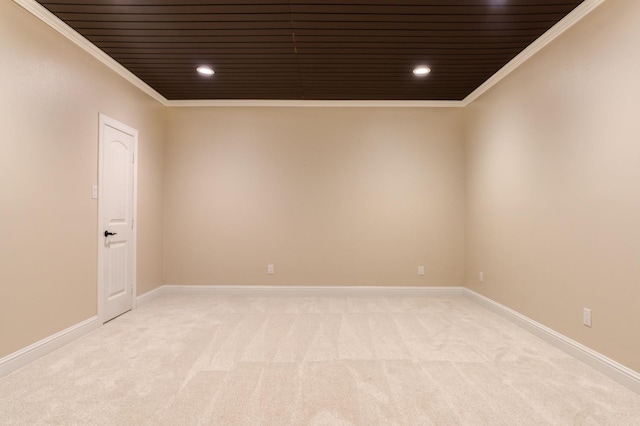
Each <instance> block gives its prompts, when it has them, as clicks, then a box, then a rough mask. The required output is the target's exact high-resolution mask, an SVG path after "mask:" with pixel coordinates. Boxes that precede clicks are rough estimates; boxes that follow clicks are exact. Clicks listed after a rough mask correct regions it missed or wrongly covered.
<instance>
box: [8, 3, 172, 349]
mask: <svg viewBox="0 0 640 426" xmlns="http://www.w3.org/2000/svg"><path fill="white" fill-rule="evenodd" d="M0 46H1V48H0V70H2V73H1V74H2V75H1V77H0V129H2V137H1V138H0V241H1V243H0V290H1V294H2V295H1V297H0V357H2V356H4V355H7V354H9V353H12V352H14V351H16V350H18V349H20V348H23V347H25V346H27V345H29V344H31V343H34V342H36V341H37V340H39V339H42V338H44V337H47V336H50V335H52V334H54V333H56V332H59V331H61V330H63V329H65V328H67V327H69V326H72V325H74V324H77V323H79V322H80V321H83V320H85V319H87V318H90V317H91V316H93V315H95V314H96V303H97V302H96V299H97V295H96V279H97V278H96V277H97V269H96V268H97V239H96V226H97V200H93V199H91V186H92V185H93V184H96V183H97V146H98V113H99V112H103V113H105V114H107V115H109V116H111V117H113V118H115V119H117V120H120V121H122V122H124V123H126V124H128V125H130V126H132V127H135V128H137V129H138V130H139V135H140V141H139V153H140V155H139V158H140V163H139V182H138V183H139V202H138V222H139V228H138V229H139V233H138V236H139V241H138V254H139V256H138V291H139V292H140V293H143V292H145V291H148V290H150V289H152V288H154V287H156V286H158V285H159V284H161V261H162V259H161V252H162V239H161V233H162V229H161V227H162V187H161V181H162V178H161V176H162V158H163V151H162V142H163V137H164V129H163V124H162V116H163V111H162V106H161V105H160V104H159V103H157V102H156V101H154V100H152V99H151V98H149V97H148V96H147V95H145V94H143V93H142V92H141V91H139V90H138V89H136V88H134V87H133V86H132V85H130V84H129V83H127V82H126V81H124V80H123V79H122V78H121V77H118V76H117V75H116V74H115V73H114V72H112V71H110V70H109V69H108V68H106V67H105V66H104V65H102V64H100V63H99V62H98V61H96V60H95V59H93V58H91V57H90V56H89V55H88V54H87V53H85V52H83V51H82V50H81V49H80V48H79V47H76V46H75V45H73V44H72V43H70V42H69V41H68V40H66V39H65V38H64V37H62V36H61V35H59V34H58V33H56V32H55V31H54V30H52V29H50V28H49V27H47V26H46V25H44V24H43V23H42V22H40V21H39V20H37V19H36V18H35V17H33V16H32V15H30V14H29V13H28V12H26V11H24V10H23V9H21V8H20V7H19V6H17V5H16V4H14V3H13V2H9V1H2V2H0Z"/></svg>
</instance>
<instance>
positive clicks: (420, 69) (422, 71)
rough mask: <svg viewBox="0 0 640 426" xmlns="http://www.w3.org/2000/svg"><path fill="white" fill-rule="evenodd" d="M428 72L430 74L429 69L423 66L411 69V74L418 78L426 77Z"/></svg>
mask: <svg viewBox="0 0 640 426" xmlns="http://www.w3.org/2000/svg"><path fill="white" fill-rule="evenodd" d="M430 72H431V68H429V67H425V66H424V65H421V66H419V67H415V68H414V69H413V74H415V75H418V76H423V75H427V74H429V73H430Z"/></svg>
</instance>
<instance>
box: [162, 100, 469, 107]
mask: <svg viewBox="0 0 640 426" xmlns="http://www.w3.org/2000/svg"><path fill="white" fill-rule="evenodd" d="M166 106H169V107H316V108H318V107H320V108H322V107H333V108H336V107H337V108H353V107H357V108H389V107H391V108H460V107H463V106H464V104H463V102H462V101H351V100H344V101H329V100H266V99H247V100H243V99H225V100H209V99H207V100H185V101H167V102H166Z"/></svg>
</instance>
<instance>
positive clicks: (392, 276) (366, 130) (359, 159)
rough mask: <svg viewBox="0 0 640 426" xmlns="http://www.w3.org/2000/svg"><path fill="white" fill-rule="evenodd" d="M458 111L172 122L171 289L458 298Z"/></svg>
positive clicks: (244, 112) (189, 112) (245, 111)
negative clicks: (441, 290)
mask: <svg viewBox="0 0 640 426" xmlns="http://www.w3.org/2000/svg"><path fill="white" fill-rule="evenodd" d="M461 112H462V111H461V110H458V109H397V108H396V109H393V108H392V109H387V108H183V109H172V110H171V111H170V115H169V120H168V134H167V148H166V169H165V172H166V174H165V188H166V193H165V218H166V224H167V226H166V227H165V256H164V268H165V275H164V281H165V283H166V284H177V285H202V284H207V285H389V286H394V285H408V286H416V285H429V286H452V285H460V284H461V282H462V264H463V262H462V255H463V214H464V213H463V199H464V196H463V185H464V174H463V161H464V158H463V149H462V133H461ZM269 263H273V264H274V265H275V271H276V273H275V274H274V275H267V273H266V272H267V264H269ZM418 265H425V267H426V273H425V276H424V277H419V276H418V275H417V266H418Z"/></svg>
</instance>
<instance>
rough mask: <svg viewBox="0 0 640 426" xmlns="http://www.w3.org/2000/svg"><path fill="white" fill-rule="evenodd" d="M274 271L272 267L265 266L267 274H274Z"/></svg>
mask: <svg viewBox="0 0 640 426" xmlns="http://www.w3.org/2000/svg"><path fill="white" fill-rule="evenodd" d="M275 273H276V272H275V269H274V267H273V265H267V274H275Z"/></svg>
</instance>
